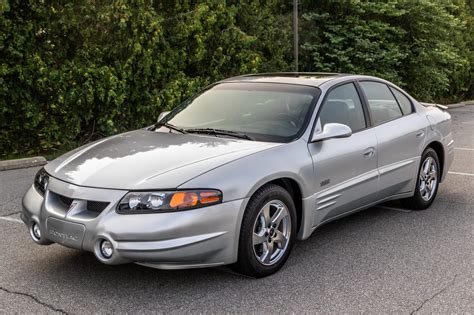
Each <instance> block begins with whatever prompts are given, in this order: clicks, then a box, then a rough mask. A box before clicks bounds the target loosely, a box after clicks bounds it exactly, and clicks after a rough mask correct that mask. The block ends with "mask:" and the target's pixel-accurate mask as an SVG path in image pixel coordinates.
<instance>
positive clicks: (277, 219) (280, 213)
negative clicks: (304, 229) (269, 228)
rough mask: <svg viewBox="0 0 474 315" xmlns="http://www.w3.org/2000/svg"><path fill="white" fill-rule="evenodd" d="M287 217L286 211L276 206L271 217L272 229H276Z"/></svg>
mask: <svg viewBox="0 0 474 315" xmlns="http://www.w3.org/2000/svg"><path fill="white" fill-rule="evenodd" d="M287 215H288V211H287V210H286V208H285V207H282V206H278V207H277V210H276V212H275V214H274V215H273V216H272V224H273V226H274V227H278V226H279V225H280V223H281V220H283V218H285V217H286V216H287Z"/></svg>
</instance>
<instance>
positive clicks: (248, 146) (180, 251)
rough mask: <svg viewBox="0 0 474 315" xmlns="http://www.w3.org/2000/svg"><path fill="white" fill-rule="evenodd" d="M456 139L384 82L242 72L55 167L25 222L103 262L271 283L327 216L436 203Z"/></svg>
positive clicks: (43, 175)
mask: <svg viewBox="0 0 474 315" xmlns="http://www.w3.org/2000/svg"><path fill="white" fill-rule="evenodd" d="M453 143H454V140H453V138H452V133H451V117H450V115H449V114H448V113H447V112H445V111H443V109H442V106H428V105H427V104H421V103H419V102H417V101H416V100H415V99H413V98H412V97H411V96H410V95H408V94H407V93H406V92H404V91H403V90H402V89H400V88H399V87H397V86H395V85H393V84H392V83H390V82H387V81H384V80H382V79H378V78H375V77H370V76H359V75H340V74H320V73H300V74H292V73H288V74H286V73H277V74H260V75H247V76H239V77H234V78H230V79H227V80H224V81H221V82H217V83H215V84H212V85H211V86H209V87H207V88H206V89H205V90H203V91H202V92H200V93H198V94H197V95H194V96H193V97H191V98H190V99H188V100H186V101H185V102H184V103H182V104H180V105H179V106H177V107H176V108H175V109H174V110H172V111H171V112H169V113H163V114H162V115H160V118H159V120H158V122H157V123H156V124H154V125H153V126H150V127H147V128H144V129H140V130H135V131H130V132H127V133H123V134H119V135H115V136H112V137H109V138H106V139H103V140H100V141H97V142H94V143H91V144H88V145H86V146H83V147H80V148H78V149H76V150H73V151H71V152H69V153H67V154H65V155H63V156H61V157H59V158H58V159H56V160H54V161H52V162H51V163H49V164H48V165H46V167H45V168H44V169H41V170H40V171H39V172H38V174H37V175H36V178H35V180H34V184H33V185H32V187H31V188H30V189H29V191H28V192H27V193H26V195H25V197H24V199H23V212H22V219H23V221H24V222H25V224H26V225H27V226H28V229H29V233H30V235H31V237H32V239H33V240H34V241H35V242H36V243H38V244H42V245H47V244H52V243H57V244H61V245H64V246H68V247H72V248H76V249H81V250H85V251H90V252H93V253H94V254H95V256H96V257H97V259H98V260H99V261H101V262H103V263H105V264H111V265H113V264H122V263H129V262H133V263H138V264H141V265H145V266H150V267H155V268H168V269H179V268H195V267H210V266H218V265H225V264H232V266H233V267H234V268H236V269H237V270H238V271H239V272H241V273H244V274H247V275H250V276H254V277H263V276H267V275H270V274H272V273H274V272H276V271H277V270H278V269H279V268H281V267H282V265H283V264H284V263H285V261H286V260H287V258H288V256H289V254H290V251H291V248H292V245H293V244H294V242H295V241H296V240H304V239H307V238H308V237H309V236H310V235H311V233H312V232H313V231H315V230H316V229H317V228H318V227H320V226H321V225H322V224H324V223H326V222H329V221H332V220H335V219H338V218H340V217H343V216H346V215H348V214H351V213H354V212H356V211H360V210H363V209H366V208H368V207H371V206H373V205H375V204H378V203H381V202H384V201H387V200H393V199H401V201H402V204H403V205H405V206H406V207H409V208H410V209H416V210H422V209H426V208H428V207H429V206H430V205H431V203H432V202H433V200H434V199H435V197H436V192H437V190H438V186H439V183H440V182H442V181H443V179H444V178H445V177H446V174H447V173H448V168H449V166H450V164H451V162H452V160H453Z"/></svg>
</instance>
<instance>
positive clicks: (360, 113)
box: [308, 83, 378, 226]
mask: <svg viewBox="0 0 474 315" xmlns="http://www.w3.org/2000/svg"><path fill="white" fill-rule="evenodd" d="M321 106H322V107H321V110H320V111H319V114H318V117H317V122H316V127H315V129H316V130H315V132H318V131H321V130H322V128H323V127H324V125H325V124H327V123H341V124H345V125H347V126H349V127H350V128H351V129H352V132H353V134H352V135H351V136H350V137H348V138H339V139H329V140H324V141H320V142H315V143H309V144H308V149H309V152H310V154H311V156H312V159H313V165H314V181H315V183H314V185H315V190H316V191H315V193H316V204H315V209H314V211H315V216H314V221H313V226H316V225H319V224H320V223H322V222H324V221H327V220H329V219H331V218H335V217H338V216H341V215H343V214H345V213H347V212H350V211H353V210H357V209H358V208H361V207H363V206H365V205H368V204H370V203H371V202H373V201H375V200H376V196H377V181H378V170H377V138H376V136H375V132H374V130H373V129H370V128H367V125H368V124H367V119H366V117H365V114H364V110H363V107H362V104H361V101H360V97H359V94H358V93H357V90H356V88H355V85H354V84H353V83H346V84H344V85H340V86H337V87H336V88H334V89H333V90H331V91H330V92H329V93H328V94H327V97H326V98H325V100H324V102H323V104H322V105H321Z"/></svg>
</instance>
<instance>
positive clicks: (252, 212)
mask: <svg viewBox="0 0 474 315" xmlns="http://www.w3.org/2000/svg"><path fill="white" fill-rule="evenodd" d="M254 197H255V199H253V198H254ZM254 197H252V198H251V199H250V201H249V203H248V205H247V208H246V210H245V214H244V220H243V224H242V227H241V237H240V238H239V258H238V263H242V264H244V265H248V266H247V268H250V269H253V271H255V274H254V275H253V276H256V277H263V276H267V275H270V274H272V273H275V272H276V271H278V270H279V269H280V268H281V267H282V266H283V265H284V264H285V262H286V260H287V259H288V256H289V255H290V252H291V249H292V247H293V243H294V240H295V238H296V219H297V218H296V209H295V205H294V202H293V199H292V197H291V195H290V194H289V193H288V192H287V191H286V190H285V189H284V188H282V187H280V186H278V185H269V186H266V187H264V188H263V189H262V190H261V191H258V192H257V193H256V194H254ZM271 200H279V201H281V202H283V203H284V204H285V206H286V207H287V209H288V213H289V215H290V218H291V233H290V239H289V244H288V247H287V249H286V252H285V254H284V255H283V257H281V259H280V260H279V261H278V262H276V263H275V264H273V265H271V266H267V265H263V264H262V263H261V262H260V261H258V259H257V258H256V257H255V254H254V251H253V243H252V237H253V229H254V224H255V221H256V219H257V216H258V214H259V212H260V210H261V209H262V207H263V206H264V205H265V204H267V203H268V202H270V201H271ZM243 260H245V261H243Z"/></svg>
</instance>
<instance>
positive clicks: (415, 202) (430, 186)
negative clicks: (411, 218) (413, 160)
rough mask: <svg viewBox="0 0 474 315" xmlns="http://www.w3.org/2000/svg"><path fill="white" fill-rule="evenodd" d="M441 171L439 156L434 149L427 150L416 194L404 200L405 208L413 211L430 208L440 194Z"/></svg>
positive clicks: (422, 160) (421, 164) (421, 165)
mask: <svg viewBox="0 0 474 315" xmlns="http://www.w3.org/2000/svg"><path fill="white" fill-rule="evenodd" d="M440 170H441V169H440V165H439V160H438V155H437V154H436V152H435V151H434V150H433V149H431V148H428V149H426V150H425V152H423V155H422V156H421V163H420V169H419V171H418V177H417V181H416V188H415V194H414V195H413V197H411V198H407V199H402V200H401V202H402V204H403V206H404V207H406V208H409V209H413V210H424V209H426V208H428V207H429V206H430V205H431V204H432V203H433V201H434V199H435V198H436V194H437V192H438V186H439V181H440Z"/></svg>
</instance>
